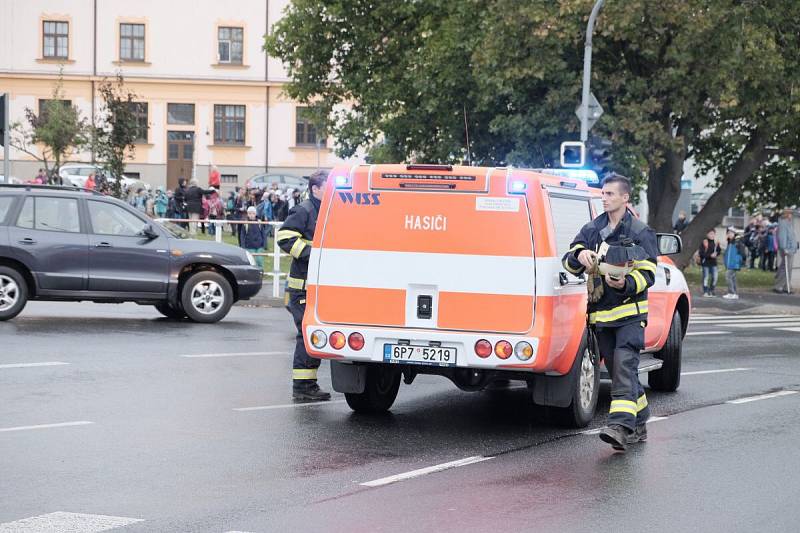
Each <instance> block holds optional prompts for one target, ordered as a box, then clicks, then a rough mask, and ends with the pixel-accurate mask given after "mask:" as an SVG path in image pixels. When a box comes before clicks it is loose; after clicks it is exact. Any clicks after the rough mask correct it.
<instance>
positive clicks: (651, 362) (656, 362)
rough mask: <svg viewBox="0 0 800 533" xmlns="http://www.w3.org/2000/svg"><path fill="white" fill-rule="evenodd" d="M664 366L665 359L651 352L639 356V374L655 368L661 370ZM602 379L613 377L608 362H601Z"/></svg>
mask: <svg viewBox="0 0 800 533" xmlns="http://www.w3.org/2000/svg"><path fill="white" fill-rule="evenodd" d="M662 366H664V361H662V360H661V359H656V358H655V357H653V356H652V354H649V353H643V354H642V355H641V356H640V358H639V374H640V375H641V374H647V373H648V372H652V371H653V370H659V369H660V368H661V367H662ZM600 379H611V376H610V375H609V374H608V370H607V369H606V364H605V363H601V364H600Z"/></svg>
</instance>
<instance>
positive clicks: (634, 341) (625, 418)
mask: <svg viewBox="0 0 800 533" xmlns="http://www.w3.org/2000/svg"><path fill="white" fill-rule="evenodd" d="M597 342H598V343H599V345H600V355H601V356H602V357H603V359H604V360H605V363H606V368H607V369H608V373H609V375H610V376H611V407H610V409H609V410H608V423H609V424H620V425H622V426H625V427H626V428H628V429H634V427H635V426H638V425H641V424H644V423H645V422H647V419H648V418H650V408H649V407H648V404H647V396H645V394H644V388H643V387H642V384H641V383H640V382H639V352H640V350H642V348H644V323H643V322H638V321H633V322H630V323H628V324H623V325H622V326H618V327H613V328H603V327H598V328H597Z"/></svg>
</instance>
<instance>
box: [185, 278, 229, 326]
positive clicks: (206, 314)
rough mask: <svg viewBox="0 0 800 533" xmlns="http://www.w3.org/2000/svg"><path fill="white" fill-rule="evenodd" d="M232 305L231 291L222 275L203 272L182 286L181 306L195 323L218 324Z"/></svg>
mask: <svg viewBox="0 0 800 533" xmlns="http://www.w3.org/2000/svg"><path fill="white" fill-rule="evenodd" d="M231 305H233V290H231V285H230V283H228V280H227V279H225V277H224V276H223V275H222V274H219V273H217V272H214V271H211V270H204V271H202V272H198V273H196V274H192V275H191V276H190V277H189V279H187V280H186V283H184V284H183V291H182V292H181V306H182V307H183V310H184V311H185V312H186V314H187V315H188V316H189V318H191V319H192V320H194V321H195V322H206V323H210V322H219V321H220V320H222V319H223V318H224V317H225V315H227V314H228V311H230V309H231Z"/></svg>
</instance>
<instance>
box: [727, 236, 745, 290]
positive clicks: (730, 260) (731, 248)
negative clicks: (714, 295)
mask: <svg viewBox="0 0 800 533" xmlns="http://www.w3.org/2000/svg"><path fill="white" fill-rule="evenodd" d="M727 239H728V247H727V248H725V256H724V257H725V268H726V272H725V280H726V281H727V282H728V294H725V295H723V296H722V297H723V298H725V299H726V300H738V299H739V292H738V290H737V287H736V273H737V272H739V270H741V268H742V265H743V264H744V258H745V254H746V253H747V252H746V251H745V247H744V244H743V243H742V239H741V238H739V236H738V235H736V232H735V231H734V229H733V228H728V233H727Z"/></svg>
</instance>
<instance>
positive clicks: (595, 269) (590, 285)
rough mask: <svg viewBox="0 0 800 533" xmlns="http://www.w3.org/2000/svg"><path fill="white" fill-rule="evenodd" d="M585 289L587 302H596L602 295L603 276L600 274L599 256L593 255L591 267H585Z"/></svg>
mask: <svg viewBox="0 0 800 533" xmlns="http://www.w3.org/2000/svg"><path fill="white" fill-rule="evenodd" d="M586 278H587V279H586V291H587V292H588V293H589V303H592V304H596V303H597V302H599V301H600V298H602V297H603V276H602V275H601V274H600V267H599V258H598V257H597V256H594V257H593V260H592V266H591V268H587V269H586Z"/></svg>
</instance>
